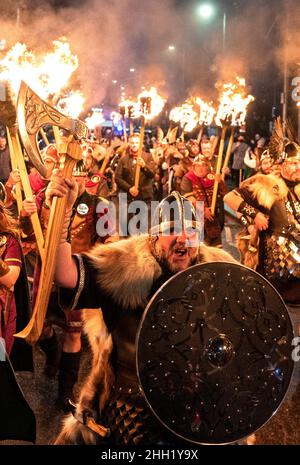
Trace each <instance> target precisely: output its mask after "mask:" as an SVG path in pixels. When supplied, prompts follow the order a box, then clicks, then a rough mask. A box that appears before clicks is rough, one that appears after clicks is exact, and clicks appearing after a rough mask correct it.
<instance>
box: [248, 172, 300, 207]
mask: <svg viewBox="0 0 300 465" xmlns="http://www.w3.org/2000/svg"><path fill="white" fill-rule="evenodd" d="M241 187H245V188H246V189H248V190H249V191H250V192H251V194H252V195H253V197H254V198H255V199H257V201H258V203H259V204H260V205H261V206H262V207H265V208H267V209H268V210H271V208H272V206H273V204H274V203H275V202H276V201H277V200H282V199H284V198H286V196H287V194H288V191H289V190H288V187H287V185H286V183H285V182H284V180H283V179H282V178H281V177H279V176H275V175H274V174H256V175H254V176H251V178H249V179H246V180H245V181H244V182H243V183H242V184H241ZM297 188H298V191H297ZM299 190H300V184H299V187H298V186H296V188H295V193H296V195H297V197H298V194H299V193H300V192H299Z"/></svg>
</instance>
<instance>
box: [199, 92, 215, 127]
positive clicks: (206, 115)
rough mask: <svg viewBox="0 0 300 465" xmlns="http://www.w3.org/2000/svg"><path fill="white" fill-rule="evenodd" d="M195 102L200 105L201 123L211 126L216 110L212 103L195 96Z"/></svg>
mask: <svg viewBox="0 0 300 465" xmlns="http://www.w3.org/2000/svg"><path fill="white" fill-rule="evenodd" d="M195 103H196V104H197V105H199V108H200V110H199V124H201V125H202V126H209V125H210V124H212V122H213V119H214V116H215V114H216V110H215V109H214V107H213V106H212V103H210V104H208V103H206V102H204V101H203V100H202V99H201V98H200V97H196V98H195Z"/></svg>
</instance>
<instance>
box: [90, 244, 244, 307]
mask: <svg viewBox="0 0 300 465" xmlns="http://www.w3.org/2000/svg"><path fill="white" fill-rule="evenodd" d="M85 255H86V256H87V257H88V259H89V261H90V263H91V265H92V266H93V268H95V269H96V270H97V282H99V284H100V283H101V288H102V289H103V290H104V291H105V292H106V293H107V294H109V295H111V296H112V297H113V299H114V301H115V302H117V303H118V304H119V305H121V307H122V308H131V309H135V308H137V307H139V306H142V305H145V304H146V298H147V297H148V296H149V293H150V291H151V288H152V285H153V282H154V281H155V280H156V279H157V278H158V277H159V276H160V275H161V274H162V269H161V267H160V265H159V263H158V262H157V260H156V259H155V257H154V256H153V255H152V253H151V250H150V244H149V239H148V235H141V236H135V237H131V238H129V239H123V240H121V241H118V242H113V243H111V244H105V245H97V246H96V247H94V248H93V249H92V250H91V251H90V252H89V253H86V254H85ZM198 257H199V258H198V262H199V263H201V262H210V261H228V262H232V261H235V260H234V259H233V258H232V257H231V255H229V254H228V253H227V252H225V251H223V250H220V249H217V248H215V247H207V246H205V245H204V244H201V245H200V248H199V255H198Z"/></svg>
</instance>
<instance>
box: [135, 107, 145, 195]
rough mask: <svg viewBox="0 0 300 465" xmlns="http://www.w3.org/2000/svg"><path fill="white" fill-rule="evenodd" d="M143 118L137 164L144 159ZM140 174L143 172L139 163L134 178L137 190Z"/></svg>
mask: <svg viewBox="0 0 300 465" xmlns="http://www.w3.org/2000/svg"><path fill="white" fill-rule="evenodd" d="M141 118H142V126H141V132H140V145H139V151H138V156H137V162H138V161H139V160H140V159H141V158H142V153H143V143H144V134H145V117H144V116H142V117H141ZM140 172H141V167H140V165H139V164H138V163H137V164H136V167H135V178H134V187H135V188H136V189H138V188H139V184H140Z"/></svg>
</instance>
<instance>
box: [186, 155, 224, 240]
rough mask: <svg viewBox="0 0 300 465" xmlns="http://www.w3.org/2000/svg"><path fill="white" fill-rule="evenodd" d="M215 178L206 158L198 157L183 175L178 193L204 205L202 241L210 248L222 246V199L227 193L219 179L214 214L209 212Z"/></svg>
mask: <svg viewBox="0 0 300 465" xmlns="http://www.w3.org/2000/svg"><path fill="white" fill-rule="evenodd" d="M215 176H216V175H214V174H212V172H211V166H210V162H209V160H208V158H207V157H205V156H203V155H199V156H198V157H196V158H195V159H194V161H193V165H192V169H190V170H189V172H188V173H187V174H185V175H184V177H183V179H182V182H181V186H180V192H181V194H182V195H185V196H187V197H190V196H192V197H193V199H194V200H196V201H201V202H203V203H204V239H205V243H206V244H207V245H210V246H214V247H217V246H222V237H221V234H222V229H223V227H224V208H223V197H224V195H225V194H226V192H227V189H226V186H225V183H224V181H222V179H221V175H220V182H219V188H218V196H217V203H216V211H215V214H214V215H212V213H211V211H210V206H211V201H212V196H213V189H214V182H215Z"/></svg>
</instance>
